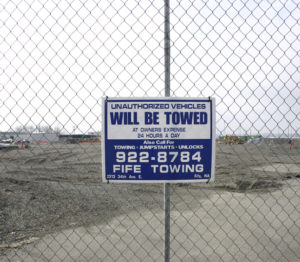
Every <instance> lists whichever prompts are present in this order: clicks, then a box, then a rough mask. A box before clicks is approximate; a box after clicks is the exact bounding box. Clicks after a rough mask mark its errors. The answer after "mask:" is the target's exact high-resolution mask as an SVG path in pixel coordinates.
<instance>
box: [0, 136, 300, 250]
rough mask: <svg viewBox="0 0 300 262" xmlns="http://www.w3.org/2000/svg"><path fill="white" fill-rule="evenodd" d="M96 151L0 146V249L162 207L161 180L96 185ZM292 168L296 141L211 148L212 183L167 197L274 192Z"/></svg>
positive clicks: (298, 151)
mask: <svg viewBox="0 0 300 262" xmlns="http://www.w3.org/2000/svg"><path fill="white" fill-rule="evenodd" d="M100 150H101V149H100V145H63V144H53V145H32V146H31V147H30V148H29V149H23V150H21V149H18V150H10V151H7V150H1V151H0V186H1V187H0V207H1V209H0V252H5V250H7V249H8V248H9V247H18V246H19V245H21V244H22V243H25V242H26V241H27V240H30V238H31V237H38V238H39V237H42V236H43V235H45V234H47V233H52V232H56V231H60V230H62V229H66V228H73V227H74V228H75V227H78V226H88V225H93V224H101V223H106V221H109V220H110V219H112V218H113V217H115V216H117V215H121V214H126V213H127V212H130V211H131V210H138V211H139V210H143V209H147V210H155V209H162V207H163V202H162V201H163V185H160V184H103V183H102V182H101V161H100V159H101V152H100ZM278 164H283V165H282V166H280V168H278V170H277V169H276V168H275V169H274V170H270V169H268V168H269V166H270V165H271V167H272V166H274V167H278ZM257 167H259V168H257ZM267 167H268V168H267ZM297 168H298V169H297ZM299 168H300V143H299V141H296V142H295V144H294V146H293V148H292V150H289V144H288V142H287V140H285V139H269V140H267V139H265V140H264V141H263V143H262V144H259V145H255V144H244V145H217V159H216V181H215V182H214V183H210V184H208V185H206V184H201V183H194V184H174V185H172V201H173V202H174V203H175V202H176V203H178V201H182V199H180V198H182V195H181V194H180V193H178V192H180V191H181V190H183V189H184V190H189V192H190V193H191V194H192V196H193V197H194V198H196V199H197V197H199V198H200V197H202V198H203V194H200V191H201V190H199V189H201V188H203V187H206V188H209V189H211V192H212V193H213V192H214V191H215V190H229V191H238V192H243V193H250V194H251V192H253V191H260V192H262V193H264V192H269V191H273V190H279V189H280V188H281V187H282V186H284V184H285V181H286V180H288V179H299V178H300V172H298V170H299ZM184 206H185V205H184ZM183 208H188V207H183ZM24 241H25V242H24ZM18 243H19V244H18Z"/></svg>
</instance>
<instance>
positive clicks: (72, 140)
mask: <svg viewBox="0 0 300 262" xmlns="http://www.w3.org/2000/svg"><path fill="white" fill-rule="evenodd" d="M59 142H61V143H66V144H79V143H98V142H100V138H99V136H97V135H83V134H82V135H60V136H59Z"/></svg>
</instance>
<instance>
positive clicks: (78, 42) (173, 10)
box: [0, 0, 300, 261]
mask: <svg viewBox="0 0 300 262" xmlns="http://www.w3.org/2000/svg"><path fill="white" fill-rule="evenodd" d="M164 5H165V3H164V1H158V0H157V1H156V0H152V1H149V0H142V1H136V0H130V1H120V0H113V1H105V0H103V1H102V0H101V1H93V0H87V1H80V0H72V1H71V0H69V1H67V0H63V1H56V0H48V1H35V0H26V1H25V0H19V1H18V0H5V1H2V2H1V3H0V101H1V103H0V112H1V114H0V132H1V134H0V135H1V143H0V145H1V150H0V156H1V157H0V185H1V187H0V206H1V209H0V260H1V261H163V258H164V248H163V243H164V232H163V230H164V213H163V185H160V184H125V185H124V184H104V183H102V181H101V145H100V137H101V128H102V123H101V114H102V109H101V99H102V97H104V96H108V97H133V96H134V97H160V96H164V94H165V90H164V86H165V85H164V83H165V75H164V72H165V65H164V61H165V60H164ZM299 17H300V7H299V2H298V1H292V0H291V1H277V0H274V1H252V0H249V1H242V0H237V1H188V0H185V1H170V22H171V24H170V33H171V43H170V44H171V57H170V62H171V75H170V78H171V79H170V82H171V91H170V96H171V97H208V96H212V97H215V98H216V104H217V106H216V111H217V115H216V118H217V119H216V120H217V138H218V140H217V154H216V158H217V159H216V180H215V182H213V183H209V184H205V185H204V184H202V183H200V184H195V183H194V184H174V185H172V186H171V236H170V242H171V247H170V252H171V253H170V260H171V261H299V260H300V251H299V246H300V193H299V186H300V180H299V179H300V138H299V137H300V133H299V127H300V102H299V101H300V88H299V81H300V71H299V68H300V67H299V66H300V57H299V51H300V38H299V36H300V25H299Z"/></svg>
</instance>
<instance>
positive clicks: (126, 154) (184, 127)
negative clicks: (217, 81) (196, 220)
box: [102, 98, 215, 182]
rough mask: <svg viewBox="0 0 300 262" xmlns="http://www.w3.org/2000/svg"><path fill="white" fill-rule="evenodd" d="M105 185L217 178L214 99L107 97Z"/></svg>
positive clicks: (104, 138) (104, 116) (105, 112)
mask: <svg viewBox="0 0 300 262" xmlns="http://www.w3.org/2000/svg"><path fill="white" fill-rule="evenodd" d="M102 149H103V153H102V167H103V168H102V170H103V181H109V182H206V181H208V180H210V181H212V180H214V170H215V166H214V165H215V100H214V99H213V98H189V99H187V98H155V99H154V98H114V99H103V136H102Z"/></svg>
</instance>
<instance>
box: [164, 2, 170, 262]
mask: <svg viewBox="0 0 300 262" xmlns="http://www.w3.org/2000/svg"><path fill="white" fill-rule="evenodd" d="M164 38H165V54H164V55H165V96H166V97H168V96H170V3H169V0H165V36H164ZM164 211H165V250H164V252H165V262H168V261H170V184H169V183H165V184H164Z"/></svg>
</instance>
